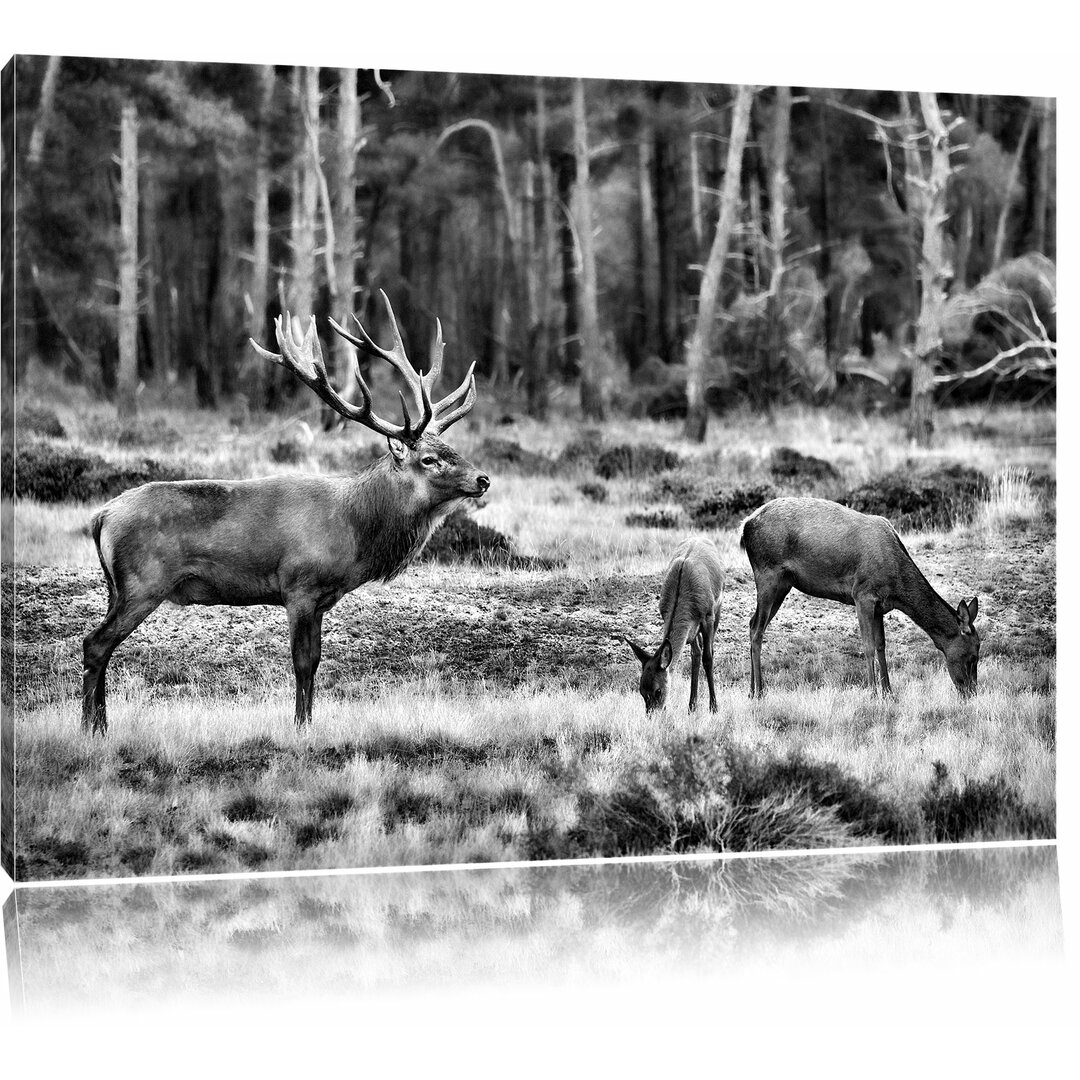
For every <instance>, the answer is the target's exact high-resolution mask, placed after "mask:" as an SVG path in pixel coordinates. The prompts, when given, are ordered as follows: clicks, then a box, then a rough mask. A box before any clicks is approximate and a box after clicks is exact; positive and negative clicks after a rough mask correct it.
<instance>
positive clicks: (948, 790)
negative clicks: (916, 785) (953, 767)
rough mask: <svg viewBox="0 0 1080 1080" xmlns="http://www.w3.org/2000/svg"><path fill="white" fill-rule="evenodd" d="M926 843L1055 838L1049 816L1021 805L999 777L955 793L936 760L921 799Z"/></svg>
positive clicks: (1015, 795)
mask: <svg viewBox="0 0 1080 1080" xmlns="http://www.w3.org/2000/svg"><path fill="white" fill-rule="evenodd" d="M920 807H921V809H922V813H923V817H924V818H925V819H926V824H927V827H928V830H929V833H930V836H929V839H930V840H932V841H934V842H936V843H942V844H947V843H951V844H955V843H959V842H961V841H964V840H1027V839H1032V840H1046V839H1051V838H1052V837H1053V836H1054V831H1055V830H1054V816H1053V813H1052V812H1050V811H1047V810H1044V809H1043V808H1042V807H1039V806H1033V805H1032V804H1031V803H1028V802H1025V801H1024V799H1023V797H1022V796H1021V795H1020V793H1019V792H1018V791H1017V790H1016V788H1014V787H1013V786H1012V785H1011V784H1009V783H1007V782H1006V781H1005V779H1004V778H1003V777H1001V776H993V777H990V779H988V780H973V781H969V782H968V783H967V784H965V785H964V789H963V791H960V790H958V789H957V787H956V785H955V784H954V783H953V781H952V778H951V777H950V776H949V771H948V769H947V768H946V766H945V764H944V763H943V762H941V761H935V762H934V775H933V778H932V779H931V781H930V783H929V784H928V785H927V789H926V793H925V794H924V795H923V797H922V799H921V800H920Z"/></svg>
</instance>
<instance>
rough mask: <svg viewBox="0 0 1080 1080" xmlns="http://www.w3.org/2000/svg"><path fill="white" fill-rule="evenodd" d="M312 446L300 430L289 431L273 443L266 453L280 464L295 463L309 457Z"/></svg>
mask: <svg viewBox="0 0 1080 1080" xmlns="http://www.w3.org/2000/svg"><path fill="white" fill-rule="evenodd" d="M310 446H311V444H310V443H309V442H308V441H307V440H306V439H304V438H303V437H302V436H301V435H300V433H299V432H289V433H288V434H285V435H282V436H281V437H280V438H279V439H278V440H277V442H274V443H271V444H270V445H269V446H268V447H267V449H266V453H267V456H268V457H269V458H270V460H271V461H273V462H276V463H277V464H278V465H295V464H297V462H300V461H303V460H304V459H305V458H306V457H307V455H308V450H309V449H310Z"/></svg>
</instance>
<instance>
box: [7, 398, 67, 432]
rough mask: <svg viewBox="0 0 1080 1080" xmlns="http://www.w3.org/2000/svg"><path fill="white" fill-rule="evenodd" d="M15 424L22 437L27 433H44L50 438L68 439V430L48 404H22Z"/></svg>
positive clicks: (17, 411)
mask: <svg viewBox="0 0 1080 1080" xmlns="http://www.w3.org/2000/svg"><path fill="white" fill-rule="evenodd" d="M15 426H16V428H17V429H18V432H19V436H20V438H24V437H25V436H27V435H44V436H45V437H46V438H49V439H66V438H67V432H66V431H65V430H64V425H63V424H61V423H60V419H59V417H58V416H57V415H56V413H55V412H53V410H52V409H50V408H49V407H48V406H46V405H40V404H38V403H36V402H31V403H30V404H27V405H20V406H19V407H18V409H17V410H16V413H15Z"/></svg>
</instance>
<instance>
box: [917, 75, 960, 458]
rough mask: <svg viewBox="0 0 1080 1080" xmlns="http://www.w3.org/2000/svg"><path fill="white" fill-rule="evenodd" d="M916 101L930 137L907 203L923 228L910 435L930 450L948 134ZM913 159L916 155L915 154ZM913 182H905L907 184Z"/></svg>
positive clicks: (941, 305)
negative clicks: (915, 192)
mask: <svg viewBox="0 0 1080 1080" xmlns="http://www.w3.org/2000/svg"><path fill="white" fill-rule="evenodd" d="M919 101H920V103H921V105H922V114H923V123H924V124H925V125H926V128H927V131H928V133H929V136H930V167H929V170H926V169H920V171H921V172H922V176H921V177H920V183H919V184H918V187H919V189H920V190H919V196H918V198H916V199H914V200H910V202H914V204H915V206H917V207H918V211H919V217H920V219H921V223H922V262H921V272H920V279H921V283H922V297H921V301H920V304H919V319H918V322H917V324H916V327H915V352H914V357H913V361H912V364H913V367H912V373H911V411H910V414H909V416H908V434H909V435H910V436H911V438H913V439H914V440H915V442H916V444H917V445H919V446H924V447H925V446H929V445H930V441H931V437H932V435H933V431H934V365H935V363H936V362H937V360H938V358H939V357H940V355H941V323H942V315H943V312H944V309H945V284H946V280H947V274H948V265H947V260H946V258H945V229H944V226H945V220H946V217H947V215H946V212H945V194H946V189H947V187H948V183H949V176H950V175H951V173H952V167H951V165H950V163H949V133H948V131H947V130H946V128H945V124H944V122H943V121H942V119H941V113H940V112H939V111H938V104H937V98H936V96H935V95H934V94H932V93H925V92H923V93H920V94H919ZM913 153H914V154H916V155H917V151H915V152H913ZM909 171H910V166H909ZM914 179H915V177H914V176H909V180H912V181H913V180H914ZM910 202H909V208H910Z"/></svg>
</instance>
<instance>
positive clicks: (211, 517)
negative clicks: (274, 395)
mask: <svg viewBox="0 0 1080 1080" xmlns="http://www.w3.org/2000/svg"><path fill="white" fill-rule="evenodd" d="M382 298H383V303H384V304H385V305H386V311H387V315H388V316H389V323H390V327H391V331H392V334H393V339H394V343H393V347H392V348H390V349H382V348H380V347H379V346H378V345H376V344H375V342H374V341H373V340H372V339H371V338H370V337H369V336H368V334H367V331H365V330H364V328H363V327H362V326H361V325H360V322H359V320H355V321H356V325H357V328H358V332H359V337H355V336H353V335H352V334H350V333H348V332H347V331H346V330H344V329H343V328H342V327H341V326H339V325H338V324H337V323H336V322H334V320H333V319H331V320H330V325H331V326H332V327H333V328H334V330H335V332H336V333H338V334H340V335H341V336H342V337H343V338H345V339H346V340H348V341H350V342H351V343H352V344H353V345H355V346H356V347H357V348H358V349H361V350H362V351H364V352H366V353H368V354H370V355H372V356H377V357H381V358H382V359H383V360H386V361H387V362H388V363H389V364H390V365H391V366H392V367H394V368H395V369H396V370H397V371H398V372H399V373H400V374H401V376H402V377H403V378H404V380H405V382H406V385H407V386H408V389H409V391H410V393H411V395H412V398H413V411H410V407H409V404H408V403H407V402H406V400H405V396H404V394H401V393H400V392H399V396H400V397H401V411H402V415H403V422H402V423H400V424H393V423H390V422H388V421H386V420H383V419H381V418H380V417H378V416H376V415H375V413H374V412H373V411H372V398H371V391H370V389H369V388H368V386H367V384H366V383H365V382H364V379H363V377H362V376H361V374H360V369H359V365H358V364H357V367H356V380H357V385H358V386H359V390H360V397H361V401H360V403H359V404H353V403H351V402H349V401H346V400H345V399H344V398H342V397H341V396H339V395H338V393H337V391H336V390H334V388H333V387H332V386H331V385H330V381H329V378H328V377H327V373H326V365H325V364H324V362H323V357H322V350H321V347H320V345H319V338H318V334H317V333H316V328H315V319H314V317H312V319H311V321H310V323H309V324H308V327H307V330H306V332H304V328H303V326H302V324H301V322H300V320H299V319H296V320H294V319H292V318H291V316H290V315H289V314H288V313H285V315H284V316H279V317H278V318H277V320H276V322H275V329H276V336H277V343H278V348H279V349H280V350H281V351H280V353H273V352H270V351H269V350H267V349H264V348H262V347H261V346H260V345H258V344H257V343H256V342H255V341H252V342H251V344H252V345H253V346H254V348H255V350H256V352H258V354H259V355H260V356H262V357H265V358H266V359H267V360H270V361H272V362H273V363H275V364H280V365H281V366H282V367H284V368H286V369H287V370H289V371H291V372H292V373H293V374H294V375H295V376H296V377H297V378H298V379H300V380H301V381H302V382H303V383H305V384H306V385H307V386H309V387H310V388H311V389H312V390H313V391H314V392H315V394H316V395H317V396H318V397H319V398H320V399H321V400H322V401H324V402H325V403H326V404H327V405H329V406H330V408H332V409H334V410H335V411H336V412H337V413H339V414H340V415H341V416H342V417H344V418H345V419H346V420H352V421H354V422H355V423H357V424H360V425H362V426H363V427H366V428H369V429H370V430H371V431H374V432H376V433H378V434H379V435H382V436H384V437H385V438H386V441H387V444H388V446H389V453H388V454H385V455H384V456H383V457H381V458H379V459H378V460H376V461H374V462H372V464H370V465H369V466H367V467H366V468H365V469H363V470H362V471H360V472H359V473H357V474H355V475H353V476H298V475H291V476H269V477H261V478H259V479H254V480H180V481H171V482H158V483H150V484H144V485H143V486H142V487H139V488H133V489H132V490H130V491H125V492H124V493H123V494H122V495H120V496H118V497H117V498H115V499H113V500H112V501H111V502H109V503H107V504H106V505H105V506H104V507H103V508H102V509H101V510H99V511H98V512H97V514H95V515H94V518H93V521H92V523H91V532H92V535H93V538H94V544H95V545H96V546H97V551H98V558H99V559H100V560H101V568H102V570H103V571H104V574H105V583H106V585H107V587H108V590H109V607H108V611H107V613H106V615H105V619H104V621H103V622H102V623H101V625H100V626H98V627H96V628H95V629H94V630H92V631H91V632H90V633H89V634H88V635H87V636H86V638H85V639H84V641H83V719H82V723H83V727H84V729H88V730H91V729H92V730H93V731H94V732H95V733H96V732H100V733H102V734H104V732H105V731H106V729H107V727H108V724H107V720H106V714H105V669H106V666H107V665H108V662H109V658H110V657H111V656H112V653H113V650H114V649H115V648H116V647H117V646H118V645H119V644H120V643H121V642H122V641H123V640H124V639H125V638H126V637H127V636H128V635H129V634H130V633H131V632H132V631H133V630H134V629H135V628H136V627H137V626H138V625H139V624H140V623H141V622H142V621H143V619H145V618H146V617H147V616H148V615H149V614H150V613H151V612H152V611H153V610H154V609H155V608H156V607H157V606H158V605H159V604H161V603H162V602H163V601H166V600H169V601H172V602H173V603H175V604H181V605H186V604H227V605H231V606H241V605H248V604H272V605H278V606H281V607H284V608H285V613H286V616H287V618H288V623H289V643H290V646H291V649H292V661H293V671H294V673H295V675H296V723H297V725H298V726H303V725H304V724H307V723H309V722H310V720H311V706H312V698H313V695H314V690H315V672H316V671H317V670H318V667H319V659H320V656H321V652H322V620H323V615H325V614H326V612H327V611H329V610H330V609H331V608H332V607H333V606H334V605H335V604H336V603H337V602H338V601H339V600H340V599H341V598H342V597H343V596H344V595H345V594H346V593H349V592H352V591H353V590H354V589H356V588H358V587H359V586H360V585H363V584H364V583H365V582H368V581H390V580H391V579H392V578H394V577H396V576H397V575H398V574H400V573H401V572H402V571H403V570H404V569H405V568H406V567H407V566H408V565H409V563H410V562H411V561H412V560H413V559H414V558H415V557H416V555H417V554H418V553H419V552H420V550H421V549H422V548H423V546H424V544H425V543H426V542H427V540H428V537H429V536H430V535H431V533H432V532H433V531H434V529H435V528H436V526H437V525H438V524H439V522H440V521H442V519H443V518H444V517H446V515H447V514H448V513H450V512H451V511H452V510H453V509H454V508H455V507H456V506H458V505H459V504H460V503H461V502H462V501H463V500H465V499H468V498H477V497H479V496H481V495H483V494H484V493H485V492H486V491H487V490H488V487H489V485H490V480H489V479H488V477H487V476H485V475H484V473H482V472H480V471H479V470H478V469H477V468H476V466H475V465H473V464H471V463H470V462H468V461H466V460H465V459H464V458H463V457H462V456H461V455H460V454H458V453H457V452H456V451H455V450H454V449H453V448H452V447H450V446H448V445H447V444H446V443H445V442H443V441H442V440H441V439H440V438H438V436H439V435H441V434H442V433H443V432H445V431H446V429H447V428H448V427H450V425H451V424H453V423H455V422H456V421H458V420H460V419H461V418H462V417H463V416H465V415H466V414H467V413H468V412H469V411H470V410H471V409H472V407H473V405H474V404H475V401H476V381H475V378H474V375H473V367H474V366H475V365H473V366H470V368H469V370H468V372H467V373H466V375H465V379H464V380H463V382H462V383H461V385H460V386H459V387H458V388H457V389H456V390H455V391H454V392H453V393H452V394H450V395H448V396H447V397H445V398H443V399H442V400H441V401H439V402H436V403H434V404H433V403H432V400H431V391H432V388H433V387H434V385H435V381H436V380H437V379H438V377H439V373H440V370H441V368H442V355H443V341H442V327H441V325H440V324H439V322H438V320H436V330H435V340H434V344H433V346H432V358H431V365H430V370H429V371H428V372H427V374H421V373H420V372H419V371H416V370H414V369H413V367H412V365H411V363H410V362H409V360H408V358H407V357H406V354H405V348H404V345H403V344H402V340H401V334H400V332H399V330H398V326H397V321H396V319H395V318H394V312H393V309H392V308H391V306H390V301H389V300H387V298H386V295H385V294H382ZM354 319H355V317H354ZM414 413H415V415H414Z"/></svg>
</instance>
